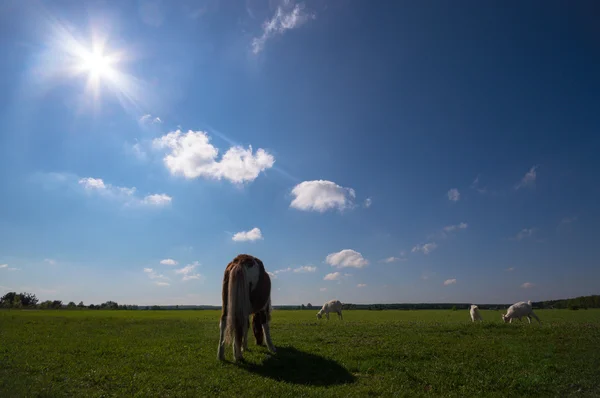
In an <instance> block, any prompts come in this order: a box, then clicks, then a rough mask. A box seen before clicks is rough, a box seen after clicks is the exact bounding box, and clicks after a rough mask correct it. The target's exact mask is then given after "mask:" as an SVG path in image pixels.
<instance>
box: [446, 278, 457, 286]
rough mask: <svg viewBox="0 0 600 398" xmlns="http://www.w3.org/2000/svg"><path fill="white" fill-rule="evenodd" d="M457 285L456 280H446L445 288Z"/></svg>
mask: <svg viewBox="0 0 600 398" xmlns="http://www.w3.org/2000/svg"><path fill="white" fill-rule="evenodd" d="M455 283H456V279H446V280H445V281H444V286H448V285H453V284H455Z"/></svg>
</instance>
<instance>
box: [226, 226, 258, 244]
mask: <svg viewBox="0 0 600 398" xmlns="http://www.w3.org/2000/svg"><path fill="white" fill-rule="evenodd" d="M262 239H263V236H262V232H261V231H260V229H259V228H252V229H251V230H250V231H241V232H237V233H236V234H234V235H233V237H232V238H231V240H233V241H234V242H254V241H256V240H262Z"/></svg>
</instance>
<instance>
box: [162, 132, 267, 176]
mask: <svg viewBox="0 0 600 398" xmlns="http://www.w3.org/2000/svg"><path fill="white" fill-rule="evenodd" d="M209 141H210V138H209V137H208V134H207V133H205V132H203V131H192V130H189V131H188V132H187V133H182V132H181V130H176V131H172V132H170V133H168V134H167V135H164V136H162V137H160V138H156V139H154V140H153V141H152V143H153V146H154V147H155V148H159V149H160V148H168V149H169V150H170V152H169V153H168V154H167V155H165V157H164V158H163V162H164V164H165V167H166V168H167V169H168V170H169V172H170V173H171V174H173V175H182V176H184V177H185V178H187V179H193V178H198V177H205V178H212V179H217V180H220V179H221V178H225V179H227V180H229V181H231V182H233V183H236V184H240V183H244V182H247V181H254V180H255V179H256V178H257V177H258V175H259V174H260V173H261V172H263V171H265V170H267V169H270V168H271V167H273V164H274V163H275V158H274V157H273V155H271V154H269V153H268V152H267V151H265V150H264V149H262V148H260V149H258V150H257V151H256V153H255V154H254V153H253V152H252V146H249V147H248V149H245V148H243V147H241V146H233V147H231V148H229V149H228V150H227V152H225V154H224V155H223V156H222V157H221V160H220V161H217V155H218V154H219V150H218V149H217V148H215V147H214V146H213V145H212V144H211V143H210V142H209Z"/></svg>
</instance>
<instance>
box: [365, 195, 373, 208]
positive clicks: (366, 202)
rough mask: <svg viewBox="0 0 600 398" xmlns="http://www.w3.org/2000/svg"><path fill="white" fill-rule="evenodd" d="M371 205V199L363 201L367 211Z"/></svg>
mask: <svg viewBox="0 0 600 398" xmlns="http://www.w3.org/2000/svg"><path fill="white" fill-rule="evenodd" d="M372 204H373V200H372V199H371V198H367V199H365V207H366V208H367V209H368V208H369V207H371V205H372Z"/></svg>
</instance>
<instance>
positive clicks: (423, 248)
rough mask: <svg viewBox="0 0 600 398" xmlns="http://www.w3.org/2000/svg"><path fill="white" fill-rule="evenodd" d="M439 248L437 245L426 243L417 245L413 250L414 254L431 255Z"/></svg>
mask: <svg viewBox="0 0 600 398" xmlns="http://www.w3.org/2000/svg"><path fill="white" fill-rule="evenodd" d="M436 248H437V243H435V242H431V243H425V244H424V245H416V246H415V247H413V248H412V249H411V252H412V253H417V252H423V254H429V253H431V252H432V251H434V250H435V249H436Z"/></svg>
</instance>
